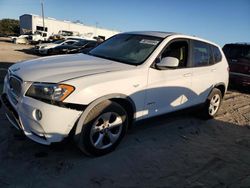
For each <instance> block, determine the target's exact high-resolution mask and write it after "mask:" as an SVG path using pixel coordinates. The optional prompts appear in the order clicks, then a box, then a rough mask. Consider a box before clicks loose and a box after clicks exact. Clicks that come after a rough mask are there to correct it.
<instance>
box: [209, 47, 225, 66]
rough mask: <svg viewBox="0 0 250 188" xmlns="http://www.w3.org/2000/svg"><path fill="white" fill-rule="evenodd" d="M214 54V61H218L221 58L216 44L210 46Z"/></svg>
mask: <svg viewBox="0 0 250 188" xmlns="http://www.w3.org/2000/svg"><path fill="white" fill-rule="evenodd" d="M211 47H212V50H213V54H214V63H218V62H220V61H221V59H222V55H221V52H220V50H219V48H218V47H216V46H211Z"/></svg>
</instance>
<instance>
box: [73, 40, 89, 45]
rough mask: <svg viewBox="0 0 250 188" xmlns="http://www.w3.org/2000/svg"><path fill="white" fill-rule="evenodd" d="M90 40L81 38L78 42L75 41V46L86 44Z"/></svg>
mask: <svg viewBox="0 0 250 188" xmlns="http://www.w3.org/2000/svg"><path fill="white" fill-rule="evenodd" d="M88 42H89V41H88V40H79V41H78V42H77V43H75V46H84V45H85V44H87V43H88Z"/></svg>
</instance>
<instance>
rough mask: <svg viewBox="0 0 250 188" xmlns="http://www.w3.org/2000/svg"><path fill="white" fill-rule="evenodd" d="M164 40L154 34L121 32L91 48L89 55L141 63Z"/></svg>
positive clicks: (136, 63) (123, 61)
mask: <svg viewBox="0 0 250 188" xmlns="http://www.w3.org/2000/svg"><path fill="white" fill-rule="evenodd" d="M162 40H163V38H160V37H154V36H146V35H135V34H119V35H116V36H114V37H112V38H111V39H108V40H106V41H104V42H103V43H101V44H100V45H99V46H97V47H96V48H94V49H93V50H91V51H90V52H89V55H93V56H96V57H101V58H105V59H109V60H114V61H118V62H121V63H126V64H131V65H139V64H142V63H143V62H144V61H145V60H146V59H147V58H148V57H149V56H150V54H151V53H152V52H153V51H154V50H155V48H156V47H157V46H158V45H159V44H160V42H161V41H162Z"/></svg>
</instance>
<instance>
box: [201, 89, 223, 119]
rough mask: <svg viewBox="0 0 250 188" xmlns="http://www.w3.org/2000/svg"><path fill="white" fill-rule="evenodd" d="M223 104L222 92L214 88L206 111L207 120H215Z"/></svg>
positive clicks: (206, 105)
mask: <svg viewBox="0 0 250 188" xmlns="http://www.w3.org/2000/svg"><path fill="white" fill-rule="evenodd" d="M221 102H222V94H221V91H220V90H219V89H217V88H214V89H213V90H212V92H211V93H210V95H209V97H208V99H207V101H206V104H205V109H204V117H205V118H213V117H214V116H215V115H216V114H217V113H218V111H219V108H220V106H221Z"/></svg>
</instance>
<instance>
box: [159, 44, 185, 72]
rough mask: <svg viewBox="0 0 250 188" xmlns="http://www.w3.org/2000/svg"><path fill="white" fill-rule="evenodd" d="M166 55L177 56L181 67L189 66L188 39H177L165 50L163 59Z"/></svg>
mask: <svg viewBox="0 0 250 188" xmlns="http://www.w3.org/2000/svg"><path fill="white" fill-rule="evenodd" d="M165 57H175V58H177V59H178V60H179V66H178V67H179V68H183V67H186V66H187V62H188V42H187V41H175V42H172V43H171V44H170V45H168V46H167V48H166V49H165V50H164V51H163V53H162V55H161V59H162V58H165Z"/></svg>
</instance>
